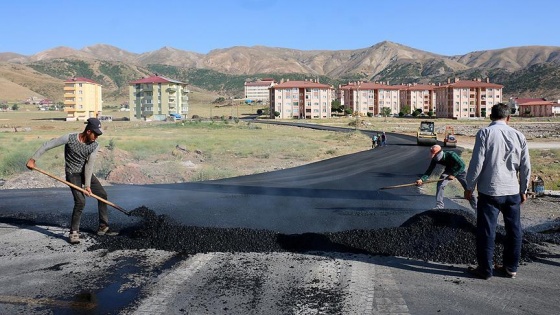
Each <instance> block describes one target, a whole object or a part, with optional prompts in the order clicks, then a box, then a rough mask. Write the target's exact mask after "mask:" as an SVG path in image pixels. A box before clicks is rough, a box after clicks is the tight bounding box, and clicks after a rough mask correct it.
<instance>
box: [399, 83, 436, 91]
mask: <svg viewBox="0 0 560 315" xmlns="http://www.w3.org/2000/svg"><path fill="white" fill-rule="evenodd" d="M435 88H436V86H435V85H433V84H415V85H409V86H406V87H405V89H406V90H411V91H425V90H429V91H433V90H434V89H435Z"/></svg>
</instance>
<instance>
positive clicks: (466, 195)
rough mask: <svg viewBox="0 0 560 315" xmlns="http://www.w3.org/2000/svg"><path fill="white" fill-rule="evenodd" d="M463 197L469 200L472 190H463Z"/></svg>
mask: <svg viewBox="0 0 560 315" xmlns="http://www.w3.org/2000/svg"><path fill="white" fill-rule="evenodd" d="M464 197H465V199H467V200H469V201H470V200H471V198H472V190H465V193H464Z"/></svg>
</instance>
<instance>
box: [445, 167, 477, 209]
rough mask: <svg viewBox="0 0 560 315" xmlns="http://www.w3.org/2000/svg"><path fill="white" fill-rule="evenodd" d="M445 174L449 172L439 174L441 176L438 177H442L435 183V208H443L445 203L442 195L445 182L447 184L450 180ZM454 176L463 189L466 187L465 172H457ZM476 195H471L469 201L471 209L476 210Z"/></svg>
mask: <svg viewBox="0 0 560 315" xmlns="http://www.w3.org/2000/svg"><path fill="white" fill-rule="evenodd" d="M447 176H449V174H445V173H444V174H441V176H440V177H439V179H443V180H442V181H439V182H438V183H437V192H436V209H444V208H445V204H444V203H443V197H444V194H445V187H446V186H447V184H449V183H450V182H451V181H450V180H447V179H446V178H447ZM455 178H456V179H457V181H458V182H459V184H461V186H462V187H463V189H465V190H466V189H467V172H462V173H459V174H457V176H455ZM476 202H477V201H476V196H474V195H473V196H472V198H471V200H470V201H469V203H470V205H471V207H472V208H473V210H476Z"/></svg>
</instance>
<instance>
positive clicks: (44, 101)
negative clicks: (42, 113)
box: [39, 98, 54, 106]
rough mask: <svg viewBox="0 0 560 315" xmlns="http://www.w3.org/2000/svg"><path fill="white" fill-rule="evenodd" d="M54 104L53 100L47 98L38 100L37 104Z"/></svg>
mask: <svg viewBox="0 0 560 315" xmlns="http://www.w3.org/2000/svg"><path fill="white" fill-rule="evenodd" d="M52 105H54V101H53V100H49V99H47V98H46V99H44V100H41V101H39V106H52Z"/></svg>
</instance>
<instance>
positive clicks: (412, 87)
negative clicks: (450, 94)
mask: <svg viewBox="0 0 560 315" xmlns="http://www.w3.org/2000/svg"><path fill="white" fill-rule="evenodd" d="M399 90H400V92H399V96H400V104H401V108H402V107H404V106H408V107H410V112H411V113H412V112H414V111H417V110H420V111H421V112H422V113H424V114H428V113H429V112H430V111H432V112H433V113H434V114H435V112H436V111H435V104H436V93H435V85H434V84H417V83H413V84H405V85H402V86H400V87H399Z"/></svg>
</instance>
